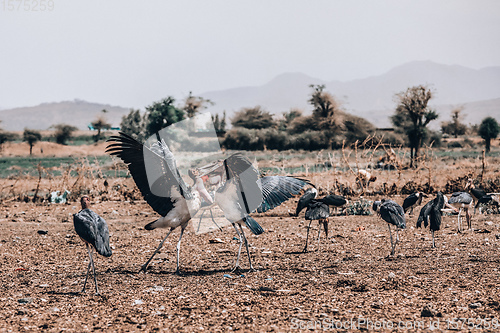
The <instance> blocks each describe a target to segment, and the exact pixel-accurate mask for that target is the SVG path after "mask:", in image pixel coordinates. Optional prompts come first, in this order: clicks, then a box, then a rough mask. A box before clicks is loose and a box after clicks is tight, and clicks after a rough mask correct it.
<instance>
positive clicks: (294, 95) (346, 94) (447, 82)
mask: <svg viewBox="0 0 500 333" xmlns="http://www.w3.org/2000/svg"><path fill="white" fill-rule="evenodd" d="M311 84H325V85H326V90H327V91H328V92H330V93H332V94H333V95H334V96H336V97H337V98H338V99H339V100H340V101H342V102H343V103H344V107H345V108H346V109H347V111H349V112H350V113H352V114H355V115H358V116H362V117H365V118H367V119H368V120H370V121H371V122H373V123H374V124H376V125H380V126H387V125H388V124H389V121H388V119H387V117H388V116H390V115H391V114H392V113H393V112H394V108H395V102H394V95H395V94H396V93H398V92H401V91H404V90H406V88H408V87H410V86H414V85H419V84H424V85H428V86H429V87H431V88H433V89H434V90H435V95H434V98H433V99H432V100H431V105H435V106H438V105H439V106H440V107H439V109H438V111H439V110H447V109H448V108H450V107H444V105H447V104H452V105H459V104H465V103H468V104H469V105H468V110H465V112H475V111H474V110H473V109H471V108H472V107H475V106H478V107H479V104H477V105H476V104H474V103H470V102H475V101H482V100H484V101H485V102H481V103H482V104H481V103H480V104H481V106H480V107H481V112H482V114H490V115H494V114H495V112H496V113H498V111H499V109H498V104H497V103H496V102H495V101H487V100H494V99H495V98H499V97H500V67H488V68H483V69H480V70H475V69H470V68H466V67H463V66H458V65H453V66H449V65H442V64H437V63H434V62H431V61H415V62H411V63H407V64H404V65H401V66H398V67H395V68H394V69H392V70H390V71H388V72H387V73H385V74H382V75H378V76H371V77H368V78H365V79H358V80H352V81H345V82H342V81H324V80H320V79H317V78H312V77H310V76H307V75H304V74H301V73H288V74H282V75H280V76H278V77H276V78H275V79H273V80H272V81H270V82H269V83H267V84H265V85H262V86H258V87H242V88H235V89H228V90H223V91H212V92H207V93H204V94H202V96H203V97H205V98H208V99H210V100H212V101H213V102H215V106H214V107H212V108H211V110H214V111H216V112H219V111H222V110H226V111H227V113H228V116H229V117H231V115H232V114H233V113H234V112H235V111H239V110H240V109H241V108H243V107H253V106H256V105H261V106H263V107H264V108H265V109H266V110H268V111H270V112H271V113H275V114H281V113H282V112H283V111H289V110H290V109H291V108H299V109H302V110H304V111H305V112H306V113H308V112H310V109H311V107H310V105H308V103H307V100H308V99H309V97H310V93H311V91H312V90H311V88H310V87H309V85H311ZM448 113H449V112H448ZM444 116H445V115H444V114H443V119H444ZM480 119H481V118H479V119H478V117H473V118H471V121H473V122H478V121H480ZM384 124H385V125H384Z"/></svg>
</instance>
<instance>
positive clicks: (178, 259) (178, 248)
mask: <svg viewBox="0 0 500 333" xmlns="http://www.w3.org/2000/svg"><path fill="white" fill-rule="evenodd" d="M184 228H185V226H182V227H181V235H180V236H179V241H178V242H177V269H176V270H175V274H177V275H181V270H180V269H179V267H180V254H181V239H182V234H183V233H184Z"/></svg>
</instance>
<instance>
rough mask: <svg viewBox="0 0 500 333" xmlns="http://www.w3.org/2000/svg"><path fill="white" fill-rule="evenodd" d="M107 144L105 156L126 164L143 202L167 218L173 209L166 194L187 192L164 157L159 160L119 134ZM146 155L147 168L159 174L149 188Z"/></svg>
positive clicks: (158, 157) (127, 137)
mask: <svg viewBox="0 0 500 333" xmlns="http://www.w3.org/2000/svg"><path fill="white" fill-rule="evenodd" d="M108 141H109V142H111V143H110V144H109V145H108V146H107V147H106V152H107V153H108V154H110V155H113V156H118V157H119V158H120V159H121V160H122V161H123V162H124V163H125V164H127V166H128V169H129V171H130V174H131V175H132V178H133V179H134V181H135V183H136V185H137V187H138V188H139V190H140V191H141V193H142V195H143V197H144V200H146V202H147V203H148V204H149V205H150V206H151V208H153V210H154V211H155V212H157V213H158V214H160V215H161V216H165V215H167V213H168V212H169V211H170V210H172V209H173V208H174V201H175V200H174V199H172V198H171V197H170V196H169V195H168V194H169V193H171V191H173V190H175V189H177V191H178V192H179V193H181V195H182V194H184V193H186V192H187V187H186V186H185V184H184V183H183V182H182V183H180V184H179V181H178V171H177V170H175V171H172V170H171V169H170V167H169V166H168V163H167V161H166V160H165V158H164V157H161V156H159V155H158V154H157V153H156V152H154V151H152V150H150V149H149V148H147V147H145V146H144V145H143V144H141V143H140V142H138V141H137V140H135V139H134V138H132V137H131V136H129V135H127V134H125V133H123V132H120V133H119V135H118V136H112V137H110V138H109V139H108ZM145 155H146V156H147V158H148V165H151V166H152V167H153V168H154V169H156V170H157V171H158V173H159V172H160V170H161V173H162V174H161V176H160V177H159V178H158V179H157V180H156V181H155V182H154V183H153V184H152V186H151V187H150V184H149V182H148V174H147V171H146V165H145V161H144V157H145ZM181 179H182V178H181ZM152 189H153V190H152ZM157 191H158V192H161V191H165V192H164V193H165V195H164V196H158V195H155V194H153V192H154V193H158V192H157Z"/></svg>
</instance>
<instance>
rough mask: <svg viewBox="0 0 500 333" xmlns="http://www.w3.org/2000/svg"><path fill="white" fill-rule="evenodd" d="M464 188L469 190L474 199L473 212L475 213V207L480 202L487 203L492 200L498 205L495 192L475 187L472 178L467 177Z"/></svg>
mask: <svg viewBox="0 0 500 333" xmlns="http://www.w3.org/2000/svg"><path fill="white" fill-rule="evenodd" d="M465 189H466V190H467V189H468V190H469V193H470V195H472V198H473V199H474V214H476V208H477V207H479V205H480V204H488V203H490V202H494V203H496V204H497V205H498V200H497V198H496V197H495V193H486V192H485V191H484V190H482V189H479V188H476V187H475V186H474V183H473V181H472V179H470V178H469V179H468V181H467V184H466V185H465ZM479 213H480V214H481V208H479Z"/></svg>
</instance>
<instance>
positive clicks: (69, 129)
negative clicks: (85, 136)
mask: <svg viewBox="0 0 500 333" xmlns="http://www.w3.org/2000/svg"><path fill="white" fill-rule="evenodd" d="M53 127H54V128H55V130H56V131H55V132H54V137H55V139H56V142H57V143H59V144H61V145H65V144H66V141H68V140H69V138H71V136H72V135H73V132H74V131H76V130H77V129H78V128H76V127H75V126H71V125H68V124H57V125H54V126H53Z"/></svg>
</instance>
